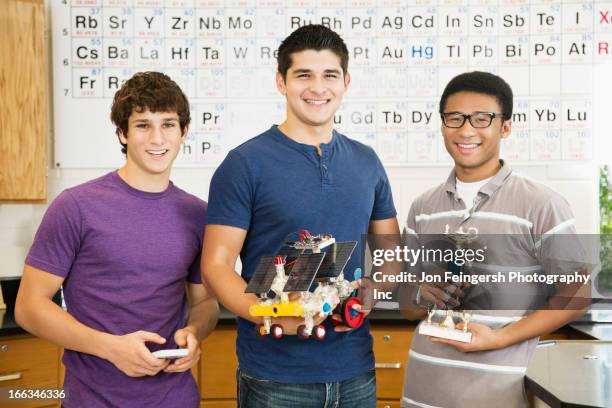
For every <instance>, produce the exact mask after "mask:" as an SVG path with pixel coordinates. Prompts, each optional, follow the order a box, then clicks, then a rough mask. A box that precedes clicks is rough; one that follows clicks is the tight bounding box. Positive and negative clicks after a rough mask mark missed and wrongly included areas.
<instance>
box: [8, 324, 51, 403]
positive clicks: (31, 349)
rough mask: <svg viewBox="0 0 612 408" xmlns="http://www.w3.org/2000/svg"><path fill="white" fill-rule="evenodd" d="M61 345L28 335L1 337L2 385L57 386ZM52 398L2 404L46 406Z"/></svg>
mask: <svg viewBox="0 0 612 408" xmlns="http://www.w3.org/2000/svg"><path fill="white" fill-rule="evenodd" d="M58 370H59V347H57V346H56V345H54V344H52V343H49V342H48V341H45V340H41V339H38V338H36V337H32V336H29V335H23V336H15V337H3V338H1V339H0V387H3V388H4V387H11V388H57V387H58ZM47 406H54V403H53V402H52V401H45V402H32V403H19V404H4V403H3V404H2V407H6V408H9V407H16V408H27V407H47Z"/></svg>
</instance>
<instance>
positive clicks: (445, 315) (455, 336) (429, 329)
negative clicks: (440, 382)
mask: <svg viewBox="0 0 612 408" xmlns="http://www.w3.org/2000/svg"><path fill="white" fill-rule="evenodd" d="M477 234H478V231H477V230H476V229H475V228H471V229H470V230H469V231H468V232H467V233H465V232H463V231H462V230H461V229H460V230H459V231H457V232H455V233H448V232H447V233H446V234H445V235H446V236H447V237H448V238H449V239H450V240H452V241H453V243H454V244H455V247H456V248H457V249H467V248H469V246H470V244H471V243H473V242H474V241H475V240H476V236H477ZM454 266H455V268H451V269H455V270H454V271H453V272H456V273H458V274H462V273H463V272H464V266H465V264H464V265H460V266H459V265H456V264H455V265H454ZM452 303H454V304H459V302H458V300H457V301H456V302H452ZM452 303H451V302H447V304H449V308H448V309H447V310H438V308H437V306H436V304H435V303H434V304H432V305H430V306H429V308H428V310H427V320H426V321H425V322H423V323H421V325H420V326H419V334H423V335H426V336H433V337H440V338H444V339H450V340H456V341H460V342H463V343H470V342H471V341H472V333H471V332H469V331H468V324H469V322H470V320H471V318H472V313H471V312H469V311H465V310H464V311H457V312H456V311H453V310H452V308H451V307H450V306H452ZM434 317H437V318H438V319H440V318H442V320H441V321H439V322H434V320H433V319H434ZM454 318H458V319H461V320H462V321H463V323H464V324H463V329H462V330H459V329H457V328H456V325H455V319H454Z"/></svg>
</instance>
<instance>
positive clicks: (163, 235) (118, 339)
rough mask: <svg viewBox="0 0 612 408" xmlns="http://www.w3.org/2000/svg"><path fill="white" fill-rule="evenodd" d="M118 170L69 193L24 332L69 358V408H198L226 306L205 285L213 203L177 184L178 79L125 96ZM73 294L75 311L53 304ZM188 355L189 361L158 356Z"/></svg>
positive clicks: (120, 108)
mask: <svg viewBox="0 0 612 408" xmlns="http://www.w3.org/2000/svg"><path fill="white" fill-rule="evenodd" d="M111 120H112V121H113V123H114V124H115V126H116V132H117V136H118V138H119V142H120V143H121V145H122V151H123V153H124V154H126V163H125V165H124V166H123V167H121V168H120V169H118V170H116V171H113V172H111V173H108V174H106V175H104V176H102V177H100V178H97V179H94V180H91V181H89V182H87V183H84V184H81V185H78V186H76V187H73V188H69V189H67V190H65V191H63V192H62V193H61V194H60V195H59V196H58V197H57V198H56V199H55V200H54V201H53V202H52V203H51V205H50V206H49V208H48V210H47V212H46V214H45V217H44V219H43V221H42V223H41V225H40V227H39V229H38V232H37V233H36V237H35V239H34V243H33V244H32V248H31V249H30V252H29V254H28V257H27V258H26V261H25V268H24V272H23V278H22V281H21V287H20V290H19V294H18V298H17V306H16V311H15V313H16V319H17V321H18V323H19V324H20V325H21V326H22V327H23V328H25V329H26V330H28V331H29V332H31V333H33V334H35V335H37V336H40V337H42V338H45V339H48V340H50V341H52V342H54V343H56V344H58V345H60V346H61V347H63V348H64V349H65V352H64V357H63V362H64V365H65V366H66V377H65V380H64V387H65V390H66V395H67V396H66V398H65V399H64V400H63V401H62V403H63V406H64V407H67V408H72V407H88V408H93V407H104V408H108V407H122V408H123V407H198V406H199V392H198V389H197V386H196V383H195V381H194V379H193V376H192V375H191V372H190V369H191V368H192V367H193V366H194V365H195V364H196V363H197V361H198V359H199V357H200V349H199V344H200V341H201V340H202V339H203V338H205V337H206V336H207V335H208V334H209V333H210V332H211V331H212V330H213V328H214V327H215V324H216V321H217V317H218V305H217V302H216V300H215V298H214V297H213V296H212V295H211V294H210V292H209V291H208V289H207V288H206V286H205V285H203V284H202V281H201V278H200V268H199V264H200V253H201V247H202V239H203V230H204V218H205V214H206V203H205V202H204V201H202V200H200V199H198V198H196V197H194V196H192V195H190V194H188V193H186V192H185V191H183V190H181V189H179V188H178V187H176V186H175V185H174V184H172V182H171V181H170V171H171V166H172V163H173V162H174V159H175V158H176V156H177V154H178V151H179V149H180V146H181V144H182V143H183V141H184V140H185V136H186V135H187V132H188V130H189V122H190V115H189V104H188V101H187V98H186V97H185V95H184V94H183V92H182V91H181V90H180V88H179V87H178V86H177V85H176V83H174V82H173V81H172V80H171V79H170V78H169V77H167V76H166V75H164V74H161V73H157V72H145V73H138V74H135V75H134V76H133V77H132V78H131V79H129V80H128V81H126V82H125V83H124V85H123V86H122V87H121V89H120V90H119V91H118V92H117V93H116V94H115V97H114V101H113V105H112V108H111ZM60 287H63V289H64V297H65V301H66V307H67V310H63V309H62V308H60V307H59V306H57V305H56V304H55V303H53V302H52V301H51V298H52V296H53V294H54V293H56V292H57V290H58V289H59V288H60ZM176 347H181V348H187V349H188V350H189V354H188V355H187V356H186V357H183V358H179V359H177V360H174V361H171V360H167V359H158V358H156V357H154V356H153V355H152V351H154V350H158V349H172V348H176Z"/></svg>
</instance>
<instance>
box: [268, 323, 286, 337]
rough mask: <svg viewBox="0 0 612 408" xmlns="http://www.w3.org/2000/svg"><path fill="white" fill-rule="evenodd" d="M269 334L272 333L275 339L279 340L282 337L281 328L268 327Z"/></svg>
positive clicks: (277, 326) (278, 326)
mask: <svg viewBox="0 0 612 408" xmlns="http://www.w3.org/2000/svg"><path fill="white" fill-rule="evenodd" d="M270 333H272V335H273V336H274V338H275V339H280V338H281V337H283V326H281V325H280V324H273V325H272V326H271V327H270Z"/></svg>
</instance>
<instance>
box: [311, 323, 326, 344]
mask: <svg viewBox="0 0 612 408" xmlns="http://www.w3.org/2000/svg"><path fill="white" fill-rule="evenodd" d="M326 334H327V331H326V330H325V326H323V325H322V324H319V325H317V326H315V327H314V328H313V329H312V335H313V336H314V338H315V339H317V340H323V339H324V338H325V335H326Z"/></svg>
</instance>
